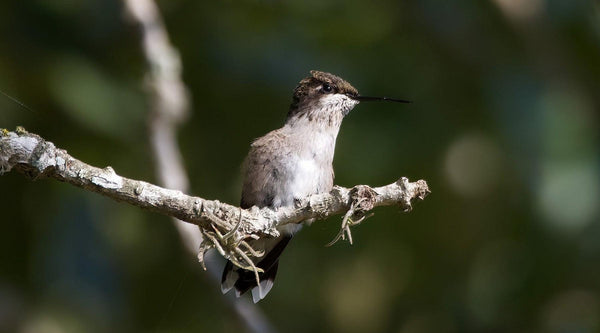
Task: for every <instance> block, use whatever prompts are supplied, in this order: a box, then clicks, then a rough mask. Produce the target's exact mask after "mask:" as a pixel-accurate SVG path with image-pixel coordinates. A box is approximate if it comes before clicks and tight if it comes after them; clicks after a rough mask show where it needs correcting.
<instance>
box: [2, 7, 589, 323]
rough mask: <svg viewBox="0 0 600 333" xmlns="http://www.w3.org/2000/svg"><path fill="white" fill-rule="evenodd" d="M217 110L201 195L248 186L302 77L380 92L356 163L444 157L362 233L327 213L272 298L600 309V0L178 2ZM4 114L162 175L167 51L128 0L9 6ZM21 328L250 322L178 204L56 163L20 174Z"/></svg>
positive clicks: (342, 177)
mask: <svg viewBox="0 0 600 333" xmlns="http://www.w3.org/2000/svg"><path fill="white" fill-rule="evenodd" d="M159 6H160V8H161V11H162V14H163V16H164V19H165V21H166V24H167V27H168V30H169V34H170V37H171V39H172V41H173V44H174V45H175V46H176V47H177V48H178V49H179V51H180V53H181V56H182V59H183V69H184V80H185V82H186V84H187V86H188V87H189V89H190V92H191V95H192V98H193V114H192V116H191V118H190V119H189V121H188V122H187V123H186V124H185V126H184V127H183V128H182V129H181V132H180V144H181V149H182V153H183V156H184V158H185V161H186V165H187V167H188V171H189V174H190V177H191V179H192V193H193V194H196V195H199V196H203V197H206V198H217V199H219V200H223V201H226V202H230V203H237V202H238V200H239V192H240V181H241V180H240V175H239V165H240V163H241V161H242V159H243V157H244V155H245V154H246V152H247V149H248V145H249V143H250V142H251V141H252V139H253V138H256V137H258V136H261V135H262V134H264V133H266V132H267V131H269V130H271V129H274V128H276V127H278V126H280V125H281V123H282V122H283V120H284V117H285V114H286V112H287V107H288V105H289V103H290V99H291V91H292V89H293V88H294V86H295V85H296V83H297V82H298V81H299V80H300V79H301V78H303V77H304V76H305V75H307V74H308V71H309V70H311V69H319V70H325V71H330V72H333V73H335V74H338V75H340V76H341V77H343V78H345V79H347V80H348V81H350V82H351V83H352V84H353V85H354V86H355V87H357V88H358V90H359V91H361V92H362V93H364V94H372V95H389V96H395V97H399V98H407V99H411V100H414V101H415V103H414V104H412V105H408V106H404V105H391V104H377V103H372V104H367V103H365V104H361V105H359V106H357V107H356V108H355V110H354V111H353V112H352V113H351V114H350V116H349V117H347V119H346V120H345V123H344V125H343V127H342V131H341V133H340V136H339V138H338V145H337V152H336V159H335V170H336V183H337V184H340V185H344V186H351V185H354V184H372V185H383V184H387V183H390V182H392V181H394V180H395V179H397V178H398V177H400V176H407V177H409V178H410V179H411V180H416V179H419V178H423V179H426V180H427V181H428V182H429V184H430V187H431V189H432V191H433V193H432V194H431V195H430V196H429V197H428V198H427V199H426V200H425V201H424V202H422V203H419V204H417V205H416V207H415V209H414V211H412V212H411V213H409V214H402V213H400V212H399V211H398V209H395V208H393V207H388V208H380V209H377V210H376V214H375V216H374V217H372V218H370V219H369V220H367V222H366V223H364V224H362V225H360V226H359V227H357V228H355V231H354V238H355V245H354V246H349V245H348V244H337V245H335V246H334V247H332V248H325V247H324V246H323V245H324V244H326V243H327V242H328V241H329V240H330V239H331V237H333V236H334V235H335V233H336V232H337V228H338V225H339V219H338V218H334V219H331V220H329V221H325V222H318V223H315V224H314V225H312V226H311V227H309V228H305V229H304V230H303V231H302V232H301V233H300V234H299V235H298V236H297V237H296V238H295V240H294V242H293V243H292V244H291V246H290V247H289V250H288V251H286V254H285V255H284V257H283V258H282V262H281V266H280V272H279V276H278V281H277V284H276V286H275V288H274V289H273V291H272V292H271V293H270V295H269V297H268V298H267V299H266V300H264V301H263V302H261V303H260V304H259V305H258V306H259V307H260V308H261V309H262V310H263V311H264V312H265V314H266V315H267V316H268V318H269V319H270V321H271V322H272V323H273V326H274V327H275V328H277V329H278V330H280V331H282V332H301V331H314V332H317V331H322V332H330V331H336V332H373V331H387V332H403V333H409V332H410V333H412V332H482V331H485V332H524V331H544V332H597V331H598V330H600V265H599V262H600V241H599V240H600V209H599V207H600V205H599V198H600V179H599V178H600V157H599V154H600V153H599V152H600V147H599V143H600V140H599V139H600V138H599V132H600V131H599V126H600V125H599V116H598V115H599V114H600V113H599V112H598V111H599V110H600V94H599V91H600V84H599V80H600V23H599V22H600V6H599V5H598V3H597V2H592V1H583V0H535V1H534V0H531V1H508V0H491V1H466V0H460V1H453V2H450V1H448V2H446V1H434V0H424V1H423V0H411V1H392V0H377V1H357V0H352V1H314V0H311V1H259V0H254V1H250V0H248V1H243V0H242V1H190V0H168V1H167V0H163V1H160V2H159ZM0 40H1V41H2V43H0V89H1V90H2V91H4V92H5V93H8V94H10V95H12V96H14V97H16V98H17V99H19V100H20V101H22V102H23V103H25V104H26V105H27V106H28V107H29V109H31V110H28V109H26V108H23V107H21V106H19V105H18V104H17V103H14V102H12V101H11V100H10V99H8V98H4V97H0V127H5V128H11V129H12V128H14V127H15V126H16V125H23V126H24V127H25V128H27V129H28V130H30V131H32V132H35V133H38V134H40V135H42V136H43V137H45V138H46V139H48V140H51V141H53V142H54V143H55V144H56V145H57V146H59V147H61V148H65V149H67V150H68V151H69V152H70V153H71V154H72V155H74V156H76V157H78V158H80V159H82V160H83V161H86V162H88V163H91V164H93V165H96V166H105V165H111V166H112V167H113V168H114V169H115V170H116V171H117V172H118V173H120V174H122V175H124V176H127V177H131V178H136V179H143V180H147V181H151V182H155V178H154V170H153V169H152V165H153V161H152V158H151V154H150V149H149V145H148V141H147V133H146V124H147V119H146V118H147V115H148V110H149V108H148V96H147V94H146V92H145V91H144V88H143V87H144V84H143V80H144V75H145V72H146V69H147V65H146V62H145V59H144V58H143V55H142V52H141V49H140V35H139V32H138V29H137V27H136V26H135V25H134V24H132V23H131V22H130V21H129V20H128V19H127V17H126V15H125V14H124V11H123V8H122V4H121V3H120V2H119V1H114V0H113V1H100V0H96V1H81V2H73V1H41V0H27V1H4V2H2V3H1V4H0ZM0 212H1V215H0V216H1V218H0V220H1V221H2V224H1V226H2V232H0V262H1V263H2V264H1V265H0V331H6V332H109V331H110V332H115V331H116V332H132V331H154V332H161V331H165V332H167V331H168V332H196V331H200V330H202V331H209V332H229V331H234V330H240V329H241V328H242V326H241V324H240V323H239V322H237V320H236V319H235V318H236V317H235V316H234V315H233V314H232V312H231V309H230V308H229V307H228V306H227V305H226V303H225V302H224V301H223V298H224V296H222V295H221V292H220V290H219V287H218V285H217V284H216V283H215V282H214V281H213V280H211V279H210V278H209V277H208V275H207V274H206V273H205V272H203V271H201V269H200V268H199V266H198V264H197V263H196V259H195V258H193V257H192V256H190V255H189V254H188V253H186V252H185V250H184V248H183V247H182V246H181V243H180V241H179V239H178V235H177V233H176V232H175V231H174V229H173V227H172V225H171V223H170V222H169V220H168V219H167V218H165V217H163V216H157V215H155V214H151V213H148V212H144V211H141V210H139V209H137V208H134V207H130V206H128V205H124V204H119V203H115V202H112V201H110V200H108V199H106V198H104V197H101V196H98V195H94V194H90V193H86V192H84V191H82V190H79V189H76V188H73V187H71V186H67V185H65V184H61V183H57V182H54V181H45V180H42V181H37V182H30V181H28V180H26V179H24V178H23V177H22V176H21V175H18V174H15V173H9V174H6V175H4V176H2V177H0Z"/></svg>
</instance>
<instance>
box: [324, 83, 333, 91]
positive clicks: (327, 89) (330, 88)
mask: <svg viewBox="0 0 600 333" xmlns="http://www.w3.org/2000/svg"><path fill="white" fill-rule="evenodd" d="M332 91H333V87H331V86H330V85H329V84H328V83H323V92H325V93H330V92H332Z"/></svg>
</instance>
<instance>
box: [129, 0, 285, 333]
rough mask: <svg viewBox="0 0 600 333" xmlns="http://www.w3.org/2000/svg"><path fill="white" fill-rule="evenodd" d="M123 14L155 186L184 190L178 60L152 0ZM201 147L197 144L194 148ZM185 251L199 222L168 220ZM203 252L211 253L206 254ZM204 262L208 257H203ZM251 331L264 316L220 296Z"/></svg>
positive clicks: (263, 323)
mask: <svg viewBox="0 0 600 333" xmlns="http://www.w3.org/2000/svg"><path fill="white" fill-rule="evenodd" d="M124 2H125V5H126V8H127V11H128V13H129V14H130V15H131V17H132V18H133V19H134V20H135V21H136V22H137V23H138V24H139V26H140V27H141V35H142V47H143V50H144V54H145V56H146V60H147V62H148V65H149V72H148V74H147V77H146V80H147V85H148V89H149V93H150V95H151V96H152V98H151V102H150V107H151V110H152V111H151V112H150V113H149V117H148V120H149V122H148V124H149V125H148V135H149V138H150V144H151V147H152V152H153V154H154V160H155V163H156V171H157V174H158V181H159V184H161V185H162V186H164V187H166V188H170V189H176V190H180V191H182V192H184V193H188V192H189V186H190V185H189V180H188V176H187V172H186V171H185V167H184V165H183V159H182V157H181V152H180V150H179V145H178V144H177V127H178V125H180V124H181V123H182V122H183V121H185V120H186V119H187V117H188V113H189V106H190V99H189V94H188V91H187V89H186V87H185V84H184V83H183V80H182V79H181V58H180V57H179V53H178V52H177V50H176V49H175V48H174V47H173V46H172V45H171V43H170V41H169V37H168V34H167V30H166V28H165V26H164V23H163V20H162V17H161V16H160V12H159V10H158V7H157V6H156V4H155V3H154V1H152V0H124ZM198 149H200V147H198ZM173 223H174V225H175V227H176V228H177V231H178V232H179V235H180V237H181V240H182V242H183V244H184V245H185V247H186V248H187V250H188V251H189V252H190V253H191V254H193V255H194V256H196V255H197V254H198V251H199V249H200V244H201V243H202V233H201V232H200V229H199V228H198V226H195V225H192V224H189V223H185V222H183V221H180V220H178V219H176V218H173ZM202 255H203V256H204V254H202ZM207 255H208V256H212V255H214V253H212V252H210V253H208V254H207ZM203 260H204V261H205V262H210V263H212V262H213V260H210V259H206V258H203ZM209 274H210V276H211V277H212V282H213V284H215V285H217V284H218V283H220V279H221V277H220V274H219V269H218V268H217V267H211V269H210V270H209ZM223 300H224V301H225V302H227V303H229V304H230V305H231V306H232V309H233V311H234V312H235V314H237V316H238V318H239V319H240V320H241V321H242V322H243V323H244V327H246V329H247V330H248V331H252V332H267V333H268V332H274V329H273V327H272V325H271V323H269V321H268V319H267V317H266V316H265V315H264V314H263V313H262V312H261V311H260V309H259V308H258V307H257V306H255V305H254V304H253V303H251V302H250V301H249V300H247V299H245V298H242V299H233V298H231V297H223Z"/></svg>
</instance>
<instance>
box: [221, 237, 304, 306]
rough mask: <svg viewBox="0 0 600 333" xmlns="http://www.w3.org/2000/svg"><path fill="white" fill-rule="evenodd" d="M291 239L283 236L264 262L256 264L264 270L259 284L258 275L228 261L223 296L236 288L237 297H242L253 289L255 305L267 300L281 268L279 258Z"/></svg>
mask: <svg viewBox="0 0 600 333" xmlns="http://www.w3.org/2000/svg"><path fill="white" fill-rule="evenodd" d="M290 239H292V236H291V235H286V236H282V237H281V238H280V239H278V241H277V242H275V243H274V246H273V247H272V248H271V249H270V250H267V251H268V252H267V253H266V254H265V256H264V257H263V258H262V260H261V261H259V262H258V263H257V264H256V267H258V268H261V269H262V270H263V272H261V273H259V274H258V277H259V281H260V283H259V284H257V283H256V275H255V274H254V272H253V271H248V270H245V269H241V268H238V267H235V266H234V265H233V264H232V263H231V261H228V262H227V264H226V265H225V269H224V270H223V276H222V278H221V291H222V292H223V294H225V293H227V292H228V291H229V290H231V289H232V288H235V294H236V296H237V297H240V296H241V295H243V294H244V293H245V292H247V291H248V290H250V289H252V299H253V300H254V303H256V302H258V301H260V300H261V299H263V298H265V296H267V294H268V293H269V291H270V290H271V288H273V283H274V281H275V276H276V275H277V268H278V266H279V256H280V255H281V253H282V252H283V250H284V249H285V247H286V246H287V244H288V243H289V242H290Z"/></svg>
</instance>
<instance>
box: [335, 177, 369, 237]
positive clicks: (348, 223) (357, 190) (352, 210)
mask: <svg viewBox="0 0 600 333" xmlns="http://www.w3.org/2000/svg"><path fill="white" fill-rule="evenodd" d="M376 199H377V192H375V190H373V189H372V188H371V187H370V186H367V185H357V186H354V187H353V188H352V190H350V202H349V205H350V207H349V209H348V211H347V212H346V214H345V215H344V218H343V219H342V226H341V227H340V231H339V232H338V233H337V235H336V236H335V237H334V239H333V240H332V241H331V242H329V243H328V244H327V245H326V246H331V245H333V244H335V243H337V242H338V241H339V240H340V239H342V240H346V238H347V239H348V242H349V243H350V244H352V233H351V232H350V227H352V226H355V225H358V224H360V223H361V222H362V221H364V220H365V219H366V218H368V217H371V216H373V214H368V215H367V212H368V211H370V210H371V209H373V208H374V207H375V203H376Z"/></svg>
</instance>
